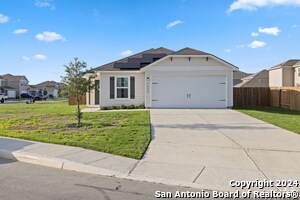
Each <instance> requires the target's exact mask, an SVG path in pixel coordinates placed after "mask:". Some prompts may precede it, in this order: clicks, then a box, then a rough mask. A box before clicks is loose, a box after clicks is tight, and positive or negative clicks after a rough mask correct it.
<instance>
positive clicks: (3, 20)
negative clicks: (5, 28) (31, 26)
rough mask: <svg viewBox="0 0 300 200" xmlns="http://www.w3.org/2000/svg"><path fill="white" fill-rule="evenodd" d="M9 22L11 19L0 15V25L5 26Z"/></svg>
mask: <svg viewBox="0 0 300 200" xmlns="http://www.w3.org/2000/svg"><path fill="white" fill-rule="evenodd" d="M8 21H9V17H8V16H5V15H3V14H1V13H0V23H2V24H4V23H7V22H8Z"/></svg>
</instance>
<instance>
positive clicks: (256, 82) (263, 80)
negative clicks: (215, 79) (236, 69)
mask: <svg viewBox="0 0 300 200" xmlns="http://www.w3.org/2000/svg"><path fill="white" fill-rule="evenodd" d="M234 87H269V72H268V70H265V69H264V70H262V71H260V72H257V73H255V74H251V75H249V76H246V77H245V78H242V82H241V83H239V84H237V85H235V86H234Z"/></svg>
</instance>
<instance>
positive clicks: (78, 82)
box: [62, 58, 95, 127]
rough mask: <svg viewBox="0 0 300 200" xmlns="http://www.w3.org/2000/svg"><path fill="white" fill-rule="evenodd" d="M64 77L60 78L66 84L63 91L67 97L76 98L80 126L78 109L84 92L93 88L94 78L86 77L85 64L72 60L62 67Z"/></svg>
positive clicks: (80, 116) (78, 120)
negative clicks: (64, 73) (63, 68)
mask: <svg viewBox="0 0 300 200" xmlns="http://www.w3.org/2000/svg"><path fill="white" fill-rule="evenodd" d="M64 67H65V72H66V75H65V76H62V82H63V83H64V84H66V86H65V88H64V90H65V91H66V92H67V93H68V95H69V96H73V97H75V98H76V103H77V110H76V117H77V126H78V127H80V126H81V119H82V112H81V109H80V101H81V99H82V96H85V95H86V92H88V91H90V90H91V89H92V88H94V87H95V85H94V81H93V79H94V78H95V76H93V75H90V76H87V70H86V68H87V64H86V62H84V61H79V60H78V58H74V61H71V62H70V63H69V64H68V65H64Z"/></svg>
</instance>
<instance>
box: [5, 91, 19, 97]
mask: <svg viewBox="0 0 300 200" xmlns="http://www.w3.org/2000/svg"><path fill="white" fill-rule="evenodd" d="M7 96H8V98H16V97H17V93H16V91H14V90H9V91H7Z"/></svg>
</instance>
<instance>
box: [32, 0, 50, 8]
mask: <svg viewBox="0 0 300 200" xmlns="http://www.w3.org/2000/svg"><path fill="white" fill-rule="evenodd" d="M34 5H35V6H36V7H39V8H51V9H52V10H53V9H55V6H54V4H53V3H52V0H36V1H35V4H34Z"/></svg>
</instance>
